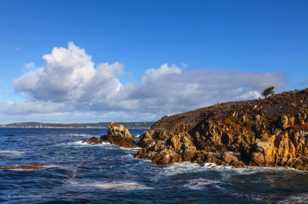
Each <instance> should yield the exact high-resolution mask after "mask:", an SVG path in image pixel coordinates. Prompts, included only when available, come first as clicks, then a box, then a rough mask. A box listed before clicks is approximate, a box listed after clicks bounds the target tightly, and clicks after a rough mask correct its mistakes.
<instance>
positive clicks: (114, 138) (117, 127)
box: [82, 123, 136, 148]
mask: <svg viewBox="0 0 308 204" xmlns="http://www.w3.org/2000/svg"><path fill="white" fill-rule="evenodd" d="M82 142H84V143H87V144H101V143H102V142H109V143H111V144H115V145H119V146H121V147H128V148H130V147H135V146H136V145H135V138H134V136H133V135H132V134H131V133H130V132H129V130H128V129H127V128H125V127H124V125H122V124H119V123H111V124H110V125H109V126H108V130H107V135H104V136H102V137H91V138H89V139H85V140H83V141H82Z"/></svg>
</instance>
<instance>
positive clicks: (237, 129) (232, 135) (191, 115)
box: [83, 89, 308, 171]
mask: <svg viewBox="0 0 308 204" xmlns="http://www.w3.org/2000/svg"><path fill="white" fill-rule="evenodd" d="M106 141H107V142H110V143H112V144H116V145H119V146H123V147H136V146H139V147H141V149H140V150H139V151H138V152H137V153H136V155H135V157H137V158H143V159H150V160H152V161H153V162H155V163H157V164H161V165H165V164H171V163H175V162H184V161H189V162H194V163H199V164H200V165H202V164H205V163H215V164H218V165H230V166H233V167H245V166H270V167H275V166H282V167H292V168H295V169H299V170H304V171H308V89H305V90H301V91H291V92H285V93H281V94H276V95H273V96H271V97H268V98H265V99H257V100H250V101H240V102H229V103H223V104H217V105H214V106H210V107H206V108H202V109H198V110H194V111H191V112H187V113H182V114H178V115H174V116H169V117H163V118H162V119H160V120H159V121H157V122H156V123H154V125H153V126H152V127H151V128H150V129H148V130H147V131H146V132H145V133H144V134H143V135H141V136H140V138H139V139H137V138H135V137H134V136H132V135H131V134H130V133H129V131H128V129H126V128H125V127H124V126H123V125H120V124H117V123H112V124H111V125H110V126H109V129H108V133H107V135H105V136H102V137H101V138H90V139H87V140H85V141H83V142H86V143H89V144H97V143H101V142H106Z"/></svg>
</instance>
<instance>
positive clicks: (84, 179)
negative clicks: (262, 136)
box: [0, 129, 308, 204]
mask: <svg viewBox="0 0 308 204" xmlns="http://www.w3.org/2000/svg"><path fill="white" fill-rule="evenodd" d="M131 132H132V133H134V134H135V135H138V134H141V133H142V132H143V130H138V129H134V130H131ZM104 133H105V130H104V129H0V165H15V164H22V163H44V164H46V165H47V167H46V168H43V169H41V170H33V171H31V170H22V169H21V170H18V171H8V170H0V203H3V204H23V203H25V204H30V203H31V204H32V203H40V204H43V203H45V204H47V203H49V204H51V203H55V204H56V203H59V204H61V203H72V204H73V203H74V204H79V203H80V204H86V203H93V204H94V203H142V204H147V203H236V204H240V203H308V173H307V172H302V171H296V170H292V169H284V168H278V169H274V168H242V169H235V168H231V167H219V166H215V165H210V164H209V165H205V166H203V167H201V166H199V165H196V164H191V163H181V164H174V165H169V166H157V165H155V164H152V163H151V162H150V161H146V160H140V159H135V158H134V157H133V155H134V153H135V152H136V151H137V149H125V148H119V147H117V146H114V145H111V144H101V145H86V144H82V143H81V142H80V140H81V139H85V138H88V137H92V136H99V135H102V134H104Z"/></svg>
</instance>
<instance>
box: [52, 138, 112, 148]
mask: <svg viewBox="0 0 308 204" xmlns="http://www.w3.org/2000/svg"><path fill="white" fill-rule="evenodd" d="M56 146H80V147H97V146H112V144H110V143H109V142H102V143H100V144H88V143H86V142H83V141H82V140H78V141H75V142H66V143H60V144H57V145H56Z"/></svg>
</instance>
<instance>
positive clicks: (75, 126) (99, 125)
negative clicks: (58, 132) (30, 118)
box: [0, 122, 153, 129]
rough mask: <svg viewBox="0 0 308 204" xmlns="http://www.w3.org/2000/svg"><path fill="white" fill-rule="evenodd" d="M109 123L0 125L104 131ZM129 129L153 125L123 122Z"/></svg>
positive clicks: (22, 127) (149, 123)
mask: <svg viewBox="0 0 308 204" xmlns="http://www.w3.org/2000/svg"><path fill="white" fill-rule="evenodd" d="M109 124H110V122H101V123H67V124H62V123H39V122H22V123H10V124H6V125H0V128H1V129H4V128H21V129H106V128H108V126H109ZM122 124H123V125H125V126H126V127H127V128H129V129H147V128H150V127H151V126H152V125H153V122H123V123H122Z"/></svg>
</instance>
